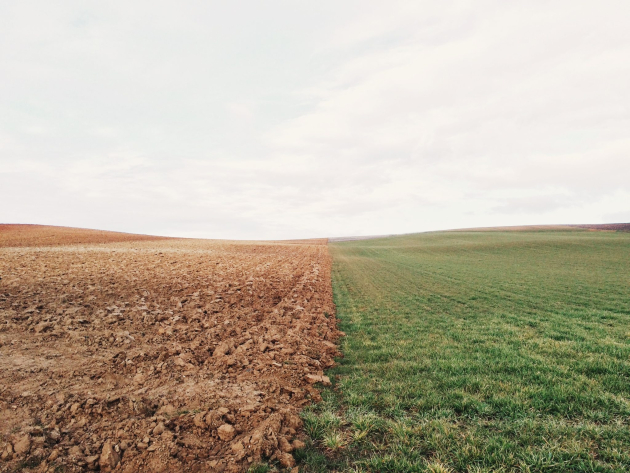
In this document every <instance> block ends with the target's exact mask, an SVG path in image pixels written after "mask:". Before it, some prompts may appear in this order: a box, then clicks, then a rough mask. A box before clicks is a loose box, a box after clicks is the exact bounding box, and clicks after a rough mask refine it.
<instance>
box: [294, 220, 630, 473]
mask: <svg viewBox="0 0 630 473" xmlns="http://www.w3.org/2000/svg"><path fill="white" fill-rule="evenodd" d="M330 250H331V252H332V255H333V258H334V268H333V287H334V294H335V302H336V304H337V310H338V315H339V317H340V319H341V330H343V331H345V332H346V333H347V337H346V338H345V339H344V340H343V342H342V350H343V352H344V353H345V358H344V359H342V360H340V365H339V366H338V367H337V368H335V369H334V370H332V373H331V374H332V375H333V378H335V379H336V383H335V385H334V386H333V388H330V389H328V390H326V391H325V392H324V401H323V402H322V403H320V404H319V405H317V406H314V407H311V408H309V410H307V411H306V412H305V413H304V419H305V425H306V429H307V432H308V434H309V435H310V436H311V438H312V439H313V443H312V444H311V445H310V446H309V448H307V449H306V450H304V451H302V452H299V456H300V459H301V461H302V464H303V465H304V466H305V468H306V470H307V471H332V470H337V471H373V472H381V471H383V472H385V471H392V472H411V471H430V472H447V471H452V472H500V471H506V472H508V471H510V472H511V471H518V472H538V471H541V472H542V471H545V472H609V471H615V472H628V471H630V233H606V232H590V231H581V230H576V231H570V230H567V231H523V232H514V231H512V232H496V231H494V232H441V233H425V234H416V235H410V236H401V237H393V238H383V239H378V240H365V241H351V242H343V243H336V244H331V246H330Z"/></svg>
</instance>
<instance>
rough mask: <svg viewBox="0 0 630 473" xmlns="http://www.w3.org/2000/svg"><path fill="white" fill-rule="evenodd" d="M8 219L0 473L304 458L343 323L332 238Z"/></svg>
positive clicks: (1, 292)
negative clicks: (211, 234)
mask: <svg viewBox="0 0 630 473" xmlns="http://www.w3.org/2000/svg"><path fill="white" fill-rule="evenodd" d="M2 227H3V226H0V247H4V248H0V278H2V279H1V280H0V419H1V420H2V421H1V422H0V454H1V457H2V458H1V460H0V471H15V470H18V469H29V470H30V471H41V472H44V471H66V472H78V471H89V470H100V471H113V470H115V471H123V472H135V471H156V472H160V471H243V470H246V469H247V468H248V467H249V466H250V465H252V464H253V463H255V462H259V461H262V460H270V461H276V462H278V463H279V464H280V465H281V466H282V467H284V468H287V469H288V468H292V467H294V464H295V461H294V459H293V457H292V452H293V451H294V450H295V449H296V448H300V447H301V446H302V443H301V440H300V439H301V436H302V433H301V426H302V423H301V420H300V418H299V416H298V413H299V411H300V409H301V408H302V407H303V406H304V405H306V404H308V403H310V402H311V401H313V400H317V399H318V398H319V393H318V391H317V389H316V388H315V386H316V385H317V384H316V383H318V382H319V383H324V384H327V383H328V382H329V380H328V378H326V377H325V376H324V374H323V370H324V369H326V368H329V367H331V366H333V365H334V360H333V358H334V357H335V356H338V355H339V353H338V351H337V348H336V341H337V339H338V338H339V336H340V335H342V333H341V332H339V331H338V330H337V328H336V319H335V315H334V305H333V302H332V289H331V283H330V280H331V278H330V271H331V260H330V256H329V254H328V248H327V246H326V244H325V243H326V241H325V240H319V241H307V242H303V243H300V242H290V243H251V242H244V243H237V242H223V241H210V240H183V239H148V238H150V237H144V236H135V237H137V238H136V239H134V236H133V235H126V236H125V238H127V239H126V240H123V241H122V242H121V240H120V238H122V237H121V234H109V236H111V240H112V241H113V242H112V243H105V242H103V240H104V239H105V240H106V239H107V238H108V235H107V234H106V232H97V233H98V237H96V236H95V234H94V233H92V231H85V232H84V233H81V232H82V231H80V230H77V229H72V231H65V230H67V229H65V230H64V231H61V232H60V231H59V230H58V229H55V228H54V227H52V229H50V227H49V231H46V228H45V227H33V234H29V232H28V231H27V230H26V229H24V228H21V229H19V233H20V236H19V242H21V243H20V244H21V245H22V246H17V245H16V237H15V235H16V233H15V231H14V230H12V229H8V230H7V229H6V228H2ZM6 235H9V236H8V237H6V238H5V236H6ZM53 235H56V236H53ZM59 235H61V237H60V236H59ZM122 235H125V234H122ZM95 238H96V240H95ZM60 239H61V242H59V240H60ZM82 239H83V240H85V242H81V240H82ZM3 240H4V241H3ZM97 242H98V243H97ZM63 243H66V244H63ZM67 243H72V244H67Z"/></svg>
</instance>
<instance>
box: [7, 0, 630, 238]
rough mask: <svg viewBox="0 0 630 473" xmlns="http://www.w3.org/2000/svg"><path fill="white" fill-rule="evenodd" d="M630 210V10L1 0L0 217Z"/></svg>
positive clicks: (243, 233) (234, 232) (206, 223)
mask: <svg viewBox="0 0 630 473" xmlns="http://www.w3.org/2000/svg"><path fill="white" fill-rule="evenodd" d="M607 222H630V2H628V1H627V0H621V1H611V0H600V1H598V2H595V1H592V0H588V1H581V0H568V1H564V0H562V1H560V0H559V1H553V0H544V1H543V0H527V1H511V2H506V1H502V0H498V1H489V0H488V1H486V0H476V1H472V0H469V1H449V0H444V1H440V2H436V1H419V0H414V1H392V0H388V1H387V2H385V1H369V0H361V1H352V0H344V1H343V2H339V1H327V0H323V1H322V0H320V1H317V2H313V1H309V2H306V1H296V0H292V1H288V0H287V1H265V2H262V1H256V2H254V1H251V2H249V1H240V0H235V1H231V2H224V1H221V2H215V1H195V2H192V1H180V2H171V1H169V2H165V1H160V0H151V1H145V0H134V1H133V2H129V1H116V0H113V1H109V0H108V1H107V2H94V1H85V0H80V1H60V2H50V1H30V0H19V1H13V0H9V1H4V2H1V3H0V223H38V224H49V225H64V226H75V227H85V228H98V229H106V230H117V231H126V232H133V233H145V234H157V235H169V236H184V237H204V238H226V239H290V238H310V237H334V236H350V235H374V234H376V235H380V234H394V233H411V232H421V231H431V230H440V229H451V228H467V227H482V226H502V225H525V224H562V223H607Z"/></svg>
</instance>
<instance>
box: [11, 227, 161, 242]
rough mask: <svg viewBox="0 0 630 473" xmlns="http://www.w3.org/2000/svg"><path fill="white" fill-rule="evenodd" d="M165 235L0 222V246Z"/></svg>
mask: <svg viewBox="0 0 630 473" xmlns="http://www.w3.org/2000/svg"><path fill="white" fill-rule="evenodd" d="M166 239H167V238H165V237H156V236H150V235H134V234H133V233H120V232H106V231H102V230H87V229H85V228H71V227H53V226H49V225H20V224H4V225H3V224H0V248H6V247H17V246H61V245H72V244H77V243H84V244H85V243H114V242H123V241H153V240H166Z"/></svg>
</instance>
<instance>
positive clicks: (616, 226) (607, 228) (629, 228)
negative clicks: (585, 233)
mask: <svg viewBox="0 0 630 473" xmlns="http://www.w3.org/2000/svg"><path fill="white" fill-rule="evenodd" d="M572 226H574V227H578V228H586V229H588V230H595V231H604V232H630V223H601V224H595V225H572Z"/></svg>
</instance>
